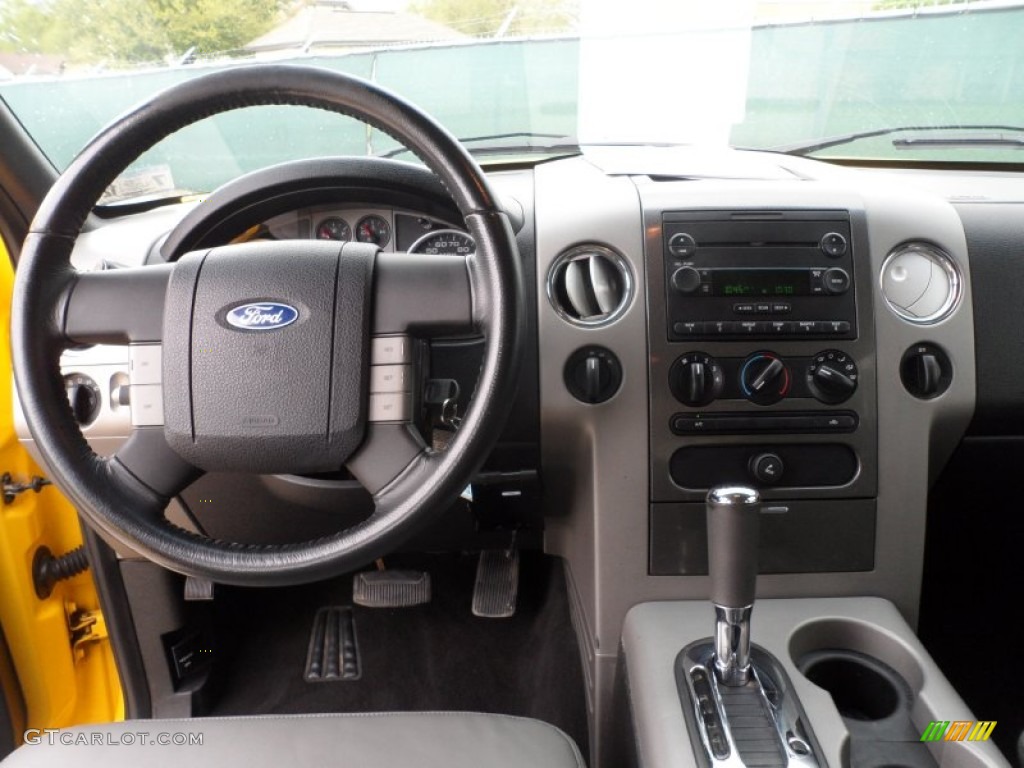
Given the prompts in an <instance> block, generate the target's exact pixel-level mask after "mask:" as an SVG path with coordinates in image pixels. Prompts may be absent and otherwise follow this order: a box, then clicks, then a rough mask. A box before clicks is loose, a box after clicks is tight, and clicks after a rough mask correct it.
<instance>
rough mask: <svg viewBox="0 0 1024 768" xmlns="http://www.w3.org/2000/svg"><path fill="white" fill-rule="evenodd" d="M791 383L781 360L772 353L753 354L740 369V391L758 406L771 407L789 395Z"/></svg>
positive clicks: (787, 371)
mask: <svg viewBox="0 0 1024 768" xmlns="http://www.w3.org/2000/svg"><path fill="white" fill-rule="evenodd" d="M792 384H793V381H792V378H791V377H790V375H789V369H788V368H787V367H786V364H785V363H784V362H782V358H780V357H779V356H778V355H776V354H775V353H774V352H755V353H754V354H752V355H751V356H750V357H748V358H747V359H746V361H744V363H743V367H742V368H740V389H741V390H742V391H743V395H744V397H746V398H747V399H748V400H750V402H752V403H757V404H758V405H771V404H772V403H777V402H779V400H781V399H782V398H784V397H785V396H786V395H787V394H789V389H790V387H791V386H792Z"/></svg>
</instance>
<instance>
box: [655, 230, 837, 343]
mask: <svg viewBox="0 0 1024 768" xmlns="http://www.w3.org/2000/svg"><path fill="white" fill-rule="evenodd" d="M662 231H663V233H664V236H663V255H664V265H665V285H666V294H667V296H666V300H667V301H666V306H667V308H668V313H667V317H668V328H667V333H668V339H669V340H670V341H685V340H690V339H704V338H715V339H718V338H722V337H725V338H765V339H769V338H776V337H787V338H788V337H798V338H805V337H820V338H830V339H852V338H856V336H857V307H856V296H855V289H854V284H853V274H854V269H853V264H854V261H853V259H854V250H855V249H854V243H853V242H852V238H851V234H850V217H849V214H848V213H847V212H846V211H791V212H790V211H772V212H767V213H763V214H758V213H751V212H749V211H745V212H742V213H732V212H728V211H699V212H692V211H691V212H685V213H682V212H681V213H665V214H664V215H663V228H662Z"/></svg>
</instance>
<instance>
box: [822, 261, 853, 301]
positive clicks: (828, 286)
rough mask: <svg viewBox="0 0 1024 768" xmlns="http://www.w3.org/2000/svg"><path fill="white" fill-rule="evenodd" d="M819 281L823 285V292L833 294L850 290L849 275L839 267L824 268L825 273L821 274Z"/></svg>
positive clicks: (836, 294)
mask: <svg viewBox="0 0 1024 768" xmlns="http://www.w3.org/2000/svg"><path fill="white" fill-rule="evenodd" d="M821 282H822V284H824V286H825V292H826V293H831V294H832V295H834V296H838V295H839V294H841V293H846V292H847V291H848V290H850V275H849V274H848V273H847V271H846V270H845V269H840V268H839V267H832V268H831V269H826V270H825V274H824V275H822V276H821Z"/></svg>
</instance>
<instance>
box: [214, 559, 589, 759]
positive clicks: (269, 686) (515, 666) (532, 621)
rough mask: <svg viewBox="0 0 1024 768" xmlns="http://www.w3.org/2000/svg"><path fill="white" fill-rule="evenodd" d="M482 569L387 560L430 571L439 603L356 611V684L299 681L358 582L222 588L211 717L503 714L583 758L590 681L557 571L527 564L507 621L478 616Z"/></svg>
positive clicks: (546, 564)
mask: <svg viewBox="0 0 1024 768" xmlns="http://www.w3.org/2000/svg"><path fill="white" fill-rule="evenodd" d="M476 562H477V557H476V556H466V555H429V556H428V555H424V556H402V557H395V558H388V559H387V564H388V566H389V567H390V568H420V569H423V570H428V571H429V572H430V574H431V579H432V581H433V600H432V601H431V603H430V604H429V605H425V606H419V607H415V608H403V609H370V608H362V607H360V606H355V626H356V635H357V642H358V646H359V654H360V663H361V665H362V677H361V679H359V680H355V681H343V682H317V683H309V682H306V681H305V680H304V679H303V670H304V666H305V662H306V653H307V649H308V645H309V637H310V631H311V629H312V626H313V619H314V616H315V614H316V611H317V609H318V608H320V607H322V606H327V605H351V604H352V602H351V597H352V579H351V576H346V577H343V578H339V579H335V580H332V581H329V582H324V583H322V584H315V585H307V586H303V587H292V588H284V589H260V590H243V589H226V590H224V592H222V593H220V594H219V595H218V622H219V626H218V636H219V639H218V643H219V645H220V649H219V653H218V655H219V656H220V658H221V659H223V660H225V661H226V662H227V663H226V665H225V668H224V669H223V677H222V679H221V685H222V690H223V691H224V693H223V694H222V696H221V698H220V700H219V701H217V702H216V703H215V705H214V706H213V709H212V711H210V712H209V713H208V714H210V715H242V714H268V713H309V712H374V711H423V710H465V711H477V712H496V713H503V714H511V715H522V716H527V717H534V718H537V719H540V720H543V721H546V722H548V723H551V724H553V725H556V726H558V727H559V728H561V729H562V730H564V731H565V732H566V733H568V734H569V735H570V736H572V737H573V739H575V740H576V743H577V744H578V745H579V746H580V749H581V750H582V751H583V752H584V754H586V751H587V714H586V704H585V696H584V683H583V673H582V668H581V662H580V656H579V651H578V649H577V645H576V638H575V634H574V631H573V628H572V624H571V621H570V618H569V603H568V598H567V595H566V586H565V577H564V574H563V571H562V564H561V561H559V560H556V559H554V558H550V557H545V556H543V555H540V554H534V553H529V554H528V553H524V554H523V555H522V561H521V568H520V573H521V578H520V589H519V601H518V610H517V611H516V614H515V616H514V617H512V618H509V619H481V618H476V617H475V616H473V614H472V612H471V610H470V606H471V602H472V593H473V582H474V578H475V574H476ZM222 598H226V599H222ZM221 606H223V607H221Z"/></svg>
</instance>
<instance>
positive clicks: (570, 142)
mask: <svg viewBox="0 0 1024 768" xmlns="http://www.w3.org/2000/svg"><path fill="white" fill-rule="evenodd" d="M513 139H515V140H517V141H515V142H514V143H509V144H502V143H500V142H502V141H509V140H513ZM534 139H540V140H544V141H541V142H540V143H536V144H535V143H532V141H533V140H534ZM459 143H460V144H464V145H467V147H466V148H467V149H468V150H469V152H470V154H473V155H487V154H509V153H515V154H527V153H529V154H534V153H544V154H547V153H552V152H578V151H579V149H580V147H579V142H578V141H577V140H576V138H575V137H573V136H566V135H565V134H561V133H534V132H532V131H512V132H510V133H489V134H485V135H483V136H465V137H462V138H460V139H459ZM484 143H486V144H487V145H488V146H483V147H474V146H470V145H473V144H484ZM409 151H410V150H409V149H408V148H407V147H398V148H397V149H393V150H391V151H390V152H385V153H384V154H383V155H381V157H386V158H387V157H397V156H399V155H404V154H406V153H408V152H409Z"/></svg>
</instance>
